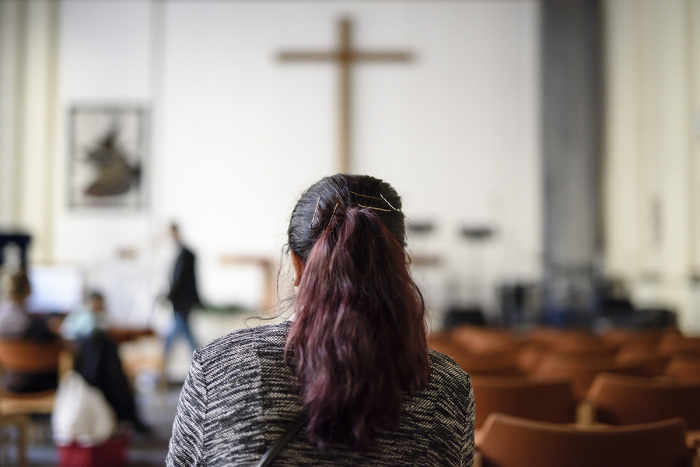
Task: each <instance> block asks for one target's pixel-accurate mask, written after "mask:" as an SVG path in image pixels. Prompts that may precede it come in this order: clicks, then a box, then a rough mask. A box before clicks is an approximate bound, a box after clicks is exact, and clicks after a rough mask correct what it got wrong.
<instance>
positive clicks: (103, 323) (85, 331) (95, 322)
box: [61, 291, 107, 340]
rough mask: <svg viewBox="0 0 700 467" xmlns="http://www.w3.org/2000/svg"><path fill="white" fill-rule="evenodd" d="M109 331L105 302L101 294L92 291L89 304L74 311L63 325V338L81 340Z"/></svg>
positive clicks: (88, 298) (88, 300)
mask: <svg viewBox="0 0 700 467" xmlns="http://www.w3.org/2000/svg"><path fill="white" fill-rule="evenodd" d="M97 330H100V331H106V330H107V317H106V313H105V301H104V297H103V296H102V294H101V293H100V292H97V291H92V292H90V294H89V295H88V297H87V303H86V304H85V305H81V306H79V307H78V308H76V309H75V310H74V311H72V312H71V313H70V314H69V315H68V316H67V317H66V319H65V320H63V323H62V324H61V336H62V337H63V338H64V339H66V340H79V339H83V338H85V337H88V336H90V335H91V334H92V333H94V332H95V331H97Z"/></svg>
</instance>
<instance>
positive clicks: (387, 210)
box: [358, 204, 391, 212]
mask: <svg viewBox="0 0 700 467" xmlns="http://www.w3.org/2000/svg"><path fill="white" fill-rule="evenodd" d="M358 206H360V207H361V208H367V209H375V210H377V211H386V212H391V209H382V208H375V207H374V206H365V205H363V204H358Z"/></svg>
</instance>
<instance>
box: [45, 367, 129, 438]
mask: <svg viewBox="0 0 700 467" xmlns="http://www.w3.org/2000/svg"><path fill="white" fill-rule="evenodd" d="M116 425H117V423H116V416H115V414H114V410H113V409H112V407H111V406H110V405H109V403H108V402H107V400H106V399H105V397H104V395H103V394H102V391H100V390H99V389H97V388H95V387H93V386H90V385H89V384H88V383H87V382H86V381H85V379H84V378H83V377H82V376H80V374H78V373H76V372H75V371H69V372H68V373H66V374H65V375H64V376H63V378H61V383H60V384H59V386H58V392H57V394H56V401H55V402H54V407H53V415H52V417H51V428H52V431H53V439H54V442H55V443H56V444H57V445H67V444H71V443H72V442H73V441H75V442H77V443H79V444H81V445H83V446H94V445H96V444H100V443H103V442H104V441H106V440H107V439H108V438H109V437H110V436H112V433H113V432H114V429H115V427H116Z"/></svg>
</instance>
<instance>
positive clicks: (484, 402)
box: [472, 376, 576, 429]
mask: <svg viewBox="0 0 700 467" xmlns="http://www.w3.org/2000/svg"><path fill="white" fill-rule="evenodd" d="M472 388H473V390H474V400H475V401H476V414H475V415H476V420H475V427H476V428H477V429H478V428H481V427H482V426H483V424H484V422H485V421H486V418H487V417H488V416H489V415H491V414H492V413H502V414H506V415H513V416H515V417H520V418H526V419H529V420H539V421H543V422H552V423H573V422H574V421H575V420H576V418H575V417H576V401H575V400H574V395H573V392H572V388H571V382H570V381H569V380H544V379H542V380H536V379H530V378H525V377H520V378H504V377H488V376H475V377H474V378H472Z"/></svg>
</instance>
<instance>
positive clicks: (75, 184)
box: [67, 103, 148, 210]
mask: <svg viewBox="0 0 700 467" xmlns="http://www.w3.org/2000/svg"><path fill="white" fill-rule="evenodd" d="M146 119H147V111H146V107H145V106H144V105H140V104H109V103H108V104H100V103H80V104H74V105H72V106H71V107H70V109H69V112H68V121H69V142H70V143H69V145H70V147H69V151H68V177H67V182H68V183H67V185H68V207H69V208H71V209H81V208H88V209H89V208H109V209H133V210H141V209H144V208H146V205H147V199H146V193H147V190H146V188H147V184H146V183H147V181H148V180H147V175H148V170H147V154H148V152H147V147H146Z"/></svg>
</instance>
